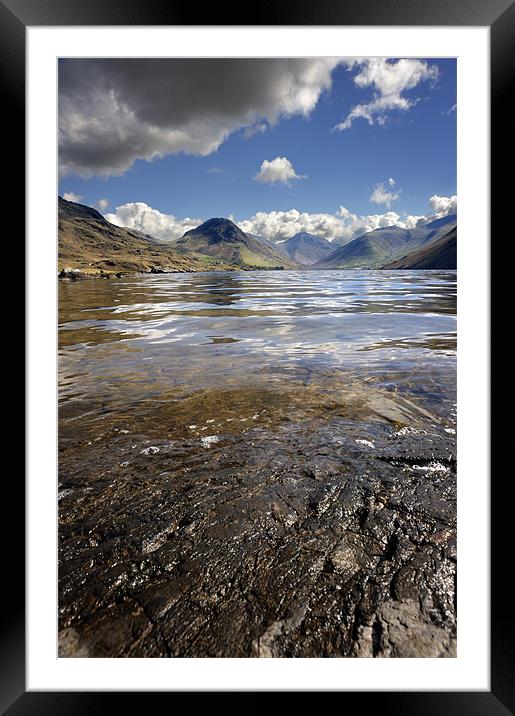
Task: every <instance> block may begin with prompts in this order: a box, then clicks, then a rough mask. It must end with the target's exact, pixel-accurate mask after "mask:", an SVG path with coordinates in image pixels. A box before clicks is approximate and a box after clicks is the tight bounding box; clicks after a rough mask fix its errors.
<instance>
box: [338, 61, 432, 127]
mask: <svg viewBox="0 0 515 716" xmlns="http://www.w3.org/2000/svg"><path fill="white" fill-rule="evenodd" d="M345 64H346V65H347V67H348V69H349V71H350V70H353V69H354V68H356V67H357V68H359V72H358V73H357V74H356V75H355V76H354V84H356V85H357V86H358V87H360V88H362V89H364V88H367V87H371V88H372V92H373V94H372V99H371V100H370V101H369V102H366V103H365V104H357V105H355V106H354V107H353V108H352V109H351V111H350V112H349V114H348V115H347V117H346V118H345V119H344V120H343V121H342V122H340V123H339V124H337V125H336V127H335V129H337V130H343V129H349V127H351V125H352V123H353V121H354V120H355V119H365V120H367V122H368V123H369V124H385V122H386V120H387V118H388V115H389V113H390V112H391V111H392V110H399V111H403V112H405V111H407V110H408V109H410V108H411V107H413V106H414V105H415V104H416V103H417V102H418V99H417V98H410V97H406V96H405V95H404V94H403V93H404V92H406V91H407V90H410V89H413V88H414V87H416V86H417V85H419V84H420V83H421V82H425V81H432V82H434V81H436V79H437V78H438V68H437V67H436V65H429V64H428V63H427V62H425V61H423V60H415V59H401V60H389V59H387V58H380V57H374V58H349V59H347V60H346V61H345Z"/></svg>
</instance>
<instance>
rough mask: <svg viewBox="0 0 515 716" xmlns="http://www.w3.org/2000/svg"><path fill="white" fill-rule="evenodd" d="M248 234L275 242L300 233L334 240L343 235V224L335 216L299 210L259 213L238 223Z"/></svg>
mask: <svg viewBox="0 0 515 716" xmlns="http://www.w3.org/2000/svg"><path fill="white" fill-rule="evenodd" d="M236 223H237V224H238V226H239V227H240V228H241V229H242V230H243V231H246V232H247V233H250V234H256V235H257V236H263V237H265V238H266V239H272V240H273V241H282V240H284V239H288V238H290V236H293V235H294V234H297V233H298V232H299V231H307V232H308V233H310V234H316V235H317V236H322V237H323V238H325V239H329V240H331V239H334V238H335V237H336V236H339V235H340V233H341V228H342V222H341V221H340V219H339V218H338V217H337V216H336V215H335V214H309V213H307V212H300V211H298V210H297V209H290V210H289V211H269V212H265V211H258V212H257V213H256V214H254V216H251V217H250V219H245V220H243V221H237V222H236Z"/></svg>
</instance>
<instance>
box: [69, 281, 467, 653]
mask: <svg viewBox="0 0 515 716" xmlns="http://www.w3.org/2000/svg"><path fill="white" fill-rule="evenodd" d="M59 321H60V323H59V378H60V388H59V402H60V408H59V485H58V499H59V625H60V634H59V644H60V653H61V655H63V656H107V657H111V656H140V657H147V656H152V657H170V656H178V657H189V656H194V657H199V656H210V657H214V656H216V657H218V656H228V657H235V656H240V657H254V656H257V657H261V656H268V657H269V656H277V657H290V656H299V657H318V656H330V657H334V656H374V655H381V656H400V657H405V656H454V655H455V646H454V644H455V642H454V639H455V633H456V620H455V609H454V599H455V594H454V576H455V571H456V570H455V542H454V540H455V492H456V490H455V465H456V463H455V446H456V432H455V427H456V426H455V422H456V421H455V406H456V403H455V389H456V355H455V354H456V274H455V273H452V272H436V271H435V272H429V271H414V272H401V271H398V272H394V271H392V272H387V271H328V272H321V273H315V272H313V271H291V272H286V271H284V272H283V271H277V272H272V271H270V272H248V273H247V272H242V273H206V274H171V275H159V276H144V277H143V276H142V277H130V278H126V279H120V280H114V279H112V280H100V279H99V280H84V281H78V282H74V283H67V282H61V283H60V285H59ZM379 622H380V623H384V624H389V623H390V622H392V623H395V624H396V625H397V626H396V627H395V629H394V630H393V631H392V632H391V633H390V634H389V637H388V639H386V637H385V639H384V640H383V641H384V644H383V646H384V648H383V647H382V646H381V645H380V644H379V642H378V640H377V638H376V639H375V640H374V639H372V636H371V635H372V624H376V625H377V623H379ZM385 628H386V627H385ZM394 632H395V633H394ZM396 635H397V636H396ZM399 635H400V636H399ZM392 640H393V641H392ZM381 643H383V642H381ZM392 644H393V645H392ZM378 649H379V652H378Z"/></svg>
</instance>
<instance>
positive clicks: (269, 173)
mask: <svg viewBox="0 0 515 716" xmlns="http://www.w3.org/2000/svg"><path fill="white" fill-rule="evenodd" d="M305 178H306V177H305V176H300V175H299V174H297V172H296V171H295V169H294V168H293V165H292V163H291V162H290V160H289V159H287V158H286V157H276V158H275V159H272V160H271V161H268V160H267V159H265V160H264V161H263V162H261V167H260V168H259V172H258V173H257V174H256V175H255V176H254V181H258V182H261V183H262V184H276V183H282V184H288V183H289V182H290V180H292V179H305Z"/></svg>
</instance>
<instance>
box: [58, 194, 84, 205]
mask: <svg viewBox="0 0 515 716" xmlns="http://www.w3.org/2000/svg"><path fill="white" fill-rule="evenodd" d="M63 199H65V200H66V201H74V202H75V203H77V202H78V201H80V200H81V199H84V197H83V196H82V194H74V193H73V191H65V192H64V194H63Z"/></svg>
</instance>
